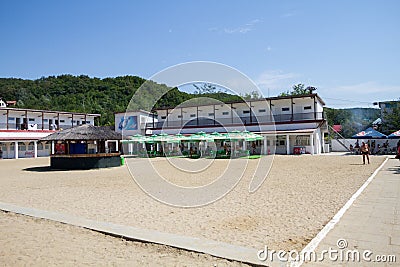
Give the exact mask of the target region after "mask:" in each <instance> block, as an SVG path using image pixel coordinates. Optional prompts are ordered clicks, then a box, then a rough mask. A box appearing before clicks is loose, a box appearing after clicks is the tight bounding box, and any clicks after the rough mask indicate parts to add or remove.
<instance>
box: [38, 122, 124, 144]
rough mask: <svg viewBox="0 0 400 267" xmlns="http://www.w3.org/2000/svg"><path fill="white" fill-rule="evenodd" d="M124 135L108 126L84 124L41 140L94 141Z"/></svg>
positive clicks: (117, 137) (113, 138) (116, 138)
mask: <svg viewBox="0 0 400 267" xmlns="http://www.w3.org/2000/svg"><path fill="white" fill-rule="evenodd" d="M121 139H122V135H121V134H120V133H117V132H115V131H113V130H111V128H110V127H107V126H93V125H90V124H84V125H81V126H78V127H74V128H70V129H67V130H62V131H59V132H56V133H53V134H51V135H48V136H46V137H44V138H42V139H41V141H89V140H91V141H93V140H121Z"/></svg>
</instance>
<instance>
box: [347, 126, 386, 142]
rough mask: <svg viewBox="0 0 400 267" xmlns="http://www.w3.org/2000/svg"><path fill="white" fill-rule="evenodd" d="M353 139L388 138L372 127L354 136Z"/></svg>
mask: <svg viewBox="0 0 400 267" xmlns="http://www.w3.org/2000/svg"><path fill="white" fill-rule="evenodd" d="M351 138H354V139H385V138H387V136H386V135H385V134H383V133H380V132H378V131H377V130H375V129H373V128H372V127H369V128H368V129H366V130H364V131H361V132H359V133H357V134H355V135H353V136H352V137H351Z"/></svg>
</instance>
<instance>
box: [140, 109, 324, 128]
mask: <svg viewBox="0 0 400 267" xmlns="http://www.w3.org/2000/svg"><path fill="white" fill-rule="evenodd" d="M321 120H324V113H323V112H308V113H294V114H277V115H264V116H254V115H253V116H242V117H230V118H214V117H198V118H192V119H190V120H163V121H159V122H151V123H147V124H146V129H162V128H164V129H168V128H192V127H193V128H197V127H205V128H206V127H213V126H225V127H227V126H230V125H244V126H247V125H258V124H274V123H276V124H277V123H280V124H284V123H288V124H292V123H302V122H312V121H321Z"/></svg>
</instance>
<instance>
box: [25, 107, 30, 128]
mask: <svg viewBox="0 0 400 267" xmlns="http://www.w3.org/2000/svg"><path fill="white" fill-rule="evenodd" d="M28 123H29V122H28V111H27V110H25V130H28Z"/></svg>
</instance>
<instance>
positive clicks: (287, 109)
mask: <svg viewBox="0 0 400 267" xmlns="http://www.w3.org/2000/svg"><path fill="white" fill-rule="evenodd" d="M289 110H290V109H289V108H282V111H289Z"/></svg>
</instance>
